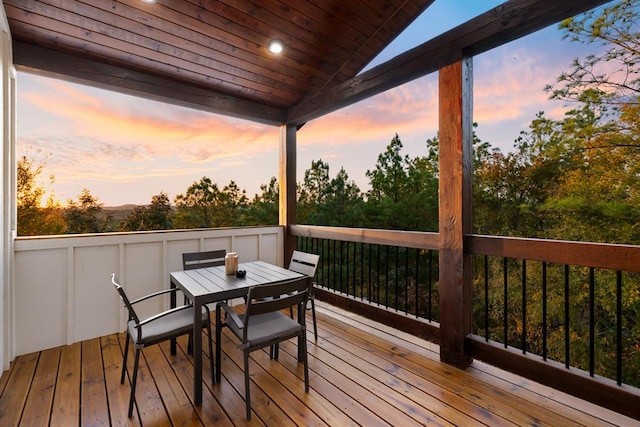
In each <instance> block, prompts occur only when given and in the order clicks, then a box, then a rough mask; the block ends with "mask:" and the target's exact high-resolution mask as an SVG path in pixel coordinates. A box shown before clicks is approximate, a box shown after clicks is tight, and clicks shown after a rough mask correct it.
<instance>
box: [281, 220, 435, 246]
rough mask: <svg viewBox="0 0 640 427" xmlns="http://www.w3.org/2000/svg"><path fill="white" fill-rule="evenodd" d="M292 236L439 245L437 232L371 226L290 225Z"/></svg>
mask: <svg viewBox="0 0 640 427" xmlns="http://www.w3.org/2000/svg"><path fill="white" fill-rule="evenodd" d="M289 232H290V233H291V234H292V235H294V236H300V237H310V238H317V239H329V240H342V241H345V242H356V243H370V244H377V245H391V246H403V247H407V248H417V249H434V250H437V249H438V248H439V246H440V244H439V240H438V239H439V238H438V233H428V232H421V231H402V230H377V229H372V228H347V227H325V226H317V225H292V226H290V229H289Z"/></svg>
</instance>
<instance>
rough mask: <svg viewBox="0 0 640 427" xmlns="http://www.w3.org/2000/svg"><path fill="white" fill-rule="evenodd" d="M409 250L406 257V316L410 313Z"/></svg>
mask: <svg viewBox="0 0 640 427" xmlns="http://www.w3.org/2000/svg"><path fill="white" fill-rule="evenodd" d="M409 251H410V249H409V248H405V251H404V253H405V255H404V314H408V313H409Z"/></svg>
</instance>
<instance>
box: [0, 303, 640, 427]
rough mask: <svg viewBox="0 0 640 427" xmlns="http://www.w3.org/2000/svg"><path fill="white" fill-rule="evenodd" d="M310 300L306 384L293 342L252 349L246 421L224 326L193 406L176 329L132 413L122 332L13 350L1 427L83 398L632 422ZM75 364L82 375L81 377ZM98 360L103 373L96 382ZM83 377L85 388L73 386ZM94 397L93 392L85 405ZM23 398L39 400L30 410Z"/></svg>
mask: <svg viewBox="0 0 640 427" xmlns="http://www.w3.org/2000/svg"><path fill="white" fill-rule="evenodd" d="M317 305H318V307H317V309H318V326H319V328H318V333H319V340H318V341H317V343H316V342H314V341H313V334H312V333H309V341H308V349H309V358H310V359H309V360H310V365H309V367H310V386H311V390H310V392H309V393H308V394H307V393H305V392H304V382H303V371H302V366H301V365H300V364H299V363H298V362H297V360H296V356H297V345H296V343H295V341H289V342H286V343H284V344H282V346H281V349H280V357H279V360H278V361H274V360H271V359H269V355H268V352H267V351H256V352H253V353H252V355H251V361H250V365H251V368H250V369H251V374H252V375H251V387H252V390H251V391H252V409H253V420H252V422H251V423H247V422H246V420H245V413H244V409H245V408H244V373H243V368H242V352H241V351H239V350H238V348H237V347H236V345H237V340H236V339H235V338H233V337H232V335H231V334H229V333H228V331H226V330H225V333H224V334H223V336H222V340H223V343H222V344H223V345H222V347H223V353H222V358H221V360H220V361H219V363H222V374H223V378H222V382H221V383H219V384H215V385H212V384H210V383H209V381H205V382H204V383H203V385H204V386H205V387H204V389H203V402H202V406H200V407H196V406H194V405H193V401H192V384H193V357H192V356H191V355H188V354H187V352H186V344H187V339H186V337H182V338H181V339H179V340H178V352H177V354H176V355H171V354H170V349H169V343H163V344H162V345H160V346H156V347H155V348H148V349H145V351H144V353H145V357H143V359H142V361H141V366H140V375H141V377H140V384H139V386H140V388H139V389H138V393H137V395H138V405H140V408H139V413H140V418H138V415H137V412H138V411H134V418H133V419H128V418H126V410H127V406H126V405H127V403H128V396H129V390H130V389H129V384H128V381H126V382H125V384H123V385H120V382H119V370H120V367H121V365H120V364H121V362H122V358H121V357H122V354H121V348H122V344H123V340H124V335H123V334H119V335H109V336H106V337H101V338H98V339H94V340H89V341H85V342H83V343H82V344H78V345H74V346H65V347H61V348H57V349H52V350H47V352H43V353H34V354H30V355H24V356H20V357H18V358H17V359H16V360H15V361H14V362H12V367H11V369H10V370H9V371H7V372H5V373H4V374H3V375H2V377H1V378H0V384H7V387H4V389H3V391H2V394H0V425H3V426H5V425H7V426H9V425H18V423H19V422H20V421H21V420H22V421H23V422H22V425H27V423H26V420H33V419H36V418H37V415H36V414H41V413H46V412H50V413H51V414H52V419H51V425H84V424H83V423H82V424H81V422H80V417H81V415H80V414H81V412H83V410H84V407H81V406H80V402H84V403H87V404H89V405H90V406H91V408H92V409H91V414H92V418H94V419H98V420H102V419H110V422H111V424H112V425H171V423H174V425H202V426H204V425H221V426H239V425H255V426H267V425H278V426H295V425H313V426H341V427H342V426H356V425H403V426H411V425H423V424H424V423H431V424H433V425H465V426H466V425H469V426H474V425H491V426H503V425H504V426H513V425H589V426H592V425H599V426H615V425H620V426H626V425H633V424H634V420H632V419H630V418H628V417H625V416H624V415H621V414H616V413H614V412H612V411H610V410H606V409H603V408H602V407H599V406H596V405H593V404H592V403H589V402H587V401H583V400H580V399H577V398H575V397H572V396H569V395H566V394H564V393H561V392H558V391H555V390H552V389H549V388H548V387H545V386H543V385H540V384H537V383H533V382H531V381H529V380H525V379H524V378H522V377H518V376H517V375H513V374H509V373H506V372H504V371H501V370H499V369H497V368H494V367H491V366H488V365H485V364H482V363H481V362H474V363H473V364H472V365H471V367H469V368H467V369H466V370H460V369H456V368H454V367H452V366H449V365H446V364H443V363H441V362H440V361H439V348H438V346H436V345H434V344H432V343H429V342H427V341H423V340H420V339H418V338H416V337H414V336H411V335H409V334H406V333H404V332H400V331H398V330H396V329H393V328H389V327H387V326H384V325H382V324H379V323H377V322H373V321H370V320H367V319H364V318H362V317H360V316H356V315H354V314H351V313H348V312H344V311H342V310H339V309H337V308H335V307H332V306H329V305H327V304H324V303H322V302H320V301H318V302H317ZM81 349H83V350H86V351H82V352H81V351H80V350H81ZM57 354H59V363H57V364H56V363H55V360H56V359H57V357H58V356H56V355H57ZM85 358H88V359H87V360H84V359H85ZM205 358H206V357H205ZM56 365H57V366H56ZM83 367H85V368H86V369H87V370H88V371H89V372H87V373H83V374H82V375H80V371H81V369H83ZM98 367H101V369H102V376H103V377H104V381H100V380H99V379H98V377H99V376H100V372H99V371H98V369H97V368H98ZM208 369H209V368H208V366H207V364H205V372H204V373H203V377H204V378H210V375H209V374H210V372H209V371H208ZM48 371H49V372H48ZM53 378H55V396H54V399H53V402H51V399H50V394H51V391H50V390H47V387H36V386H35V385H36V384H41V385H44V384H45V383H47V384H49V383H50V380H51V379H53ZM81 384H85V385H87V386H88V388H89V390H84V387H83V390H82V391H81V390H80V389H81V387H80V385H81ZM9 386H11V387H9ZM99 389H101V390H99ZM65 393H66V394H65ZM84 393H88V394H87V395H85V396H83V394H84ZM91 398H93V399H99V400H100V401H99V402H88V399H91ZM27 402H42V404H43V406H45V407H44V408H37V410H36V408H35V405H31V404H27ZM46 402H49V403H46ZM57 404H61V405H64V409H63V410H59V408H58V407H57V406H56V405H57ZM165 408H166V409H165ZM9 409H10V410H9ZM71 409H73V410H74V411H75V413H70V412H69V411H70V410H71ZM33 410H36V412H34V413H33V414H31V411H33ZM96 411H103V413H98V412H96ZM635 423H637V421H635ZM45 424H46V423H45Z"/></svg>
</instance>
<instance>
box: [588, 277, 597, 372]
mask: <svg viewBox="0 0 640 427" xmlns="http://www.w3.org/2000/svg"><path fill="white" fill-rule="evenodd" d="M595 299H596V279H595V270H594V268H593V267H589V375H590V376H592V377H593V373H594V371H595V357H596V356H595V354H596V322H595V313H596V304H595Z"/></svg>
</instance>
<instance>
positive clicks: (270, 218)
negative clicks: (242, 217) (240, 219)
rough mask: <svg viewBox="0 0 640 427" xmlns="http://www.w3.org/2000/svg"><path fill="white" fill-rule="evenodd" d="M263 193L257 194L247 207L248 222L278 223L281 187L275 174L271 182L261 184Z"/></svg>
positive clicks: (254, 223) (258, 223)
mask: <svg viewBox="0 0 640 427" xmlns="http://www.w3.org/2000/svg"><path fill="white" fill-rule="evenodd" d="M260 191H262V193H261V194H256V195H255V196H254V198H253V200H252V201H251V203H250V204H249V206H248V208H247V218H248V219H247V223H248V224H253V225H278V223H279V209H280V188H279V186H278V180H277V179H276V177H275V176H273V177H271V180H269V184H262V185H260Z"/></svg>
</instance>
